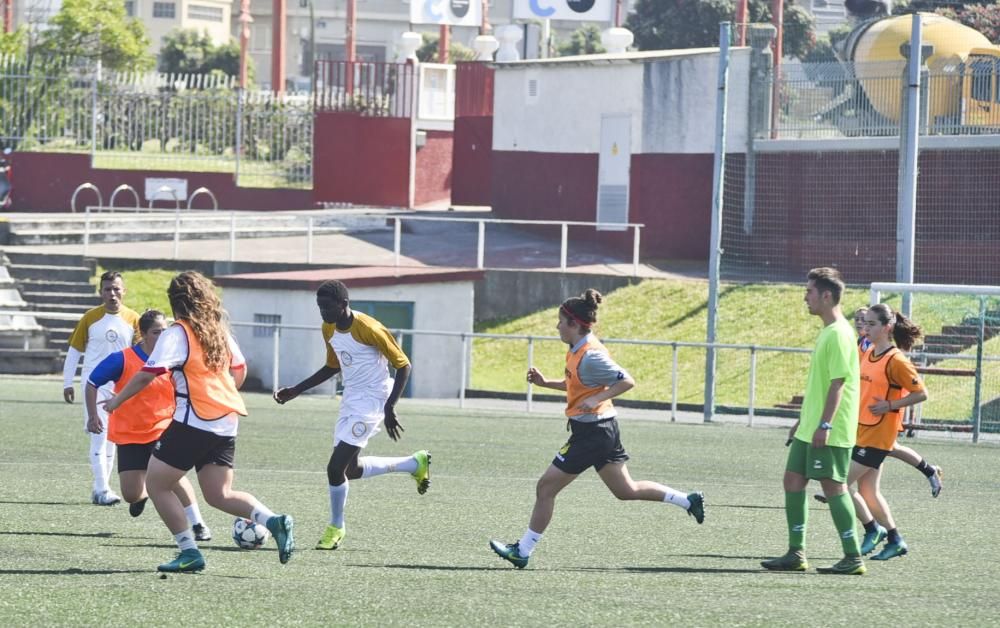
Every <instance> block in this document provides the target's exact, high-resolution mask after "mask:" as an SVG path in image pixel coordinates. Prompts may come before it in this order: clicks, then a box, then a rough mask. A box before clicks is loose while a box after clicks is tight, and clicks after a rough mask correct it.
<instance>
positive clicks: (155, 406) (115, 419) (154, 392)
mask: <svg viewBox="0 0 1000 628" xmlns="http://www.w3.org/2000/svg"><path fill="white" fill-rule="evenodd" d="M122 355H123V356H125V363H124V364H123V365H122V374H121V377H119V378H118V381H117V382H115V394H117V393H120V392H121V391H122V389H123V388H125V385H126V384H128V381H129V380H130V379H132V376H133V375H135V374H136V373H138V372H139V371H141V370H142V367H143V366H144V365H145V362H144V361H143V359H142V358H140V357H139V354H137V353H136V352H135V347H129V348H128V349H125V350H124V351H122ZM174 406H175V404H174V383H173V382H172V381H170V374H169V373H163V374H162V375H158V376H157V377H156V379H154V380H153V381H152V382H151V383H150V384H149V386H147V387H146V388H144V389H143V390H142V392H140V393H139V394H138V395H136V396H134V397H132V398H131V399H129V400H128V401H126V402H125V403H123V404H122V405H121V406H119V407H118V409H117V410H115V411H114V412H112V413H111V416H110V417H109V419H108V440H110V441H111V442H113V443H115V444H116V445H145V444H146V443H151V442H153V441H155V440H156V439H158V438H159V437H160V434H162V433H163V430H165V429H167V426H168V425H170V421H172V420H173V417H174Z"/></svg>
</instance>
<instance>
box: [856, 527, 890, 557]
mask: <svg viewBox="0 0 1000 628" xmlns="http://www.w3.org/2000/svg"><path fill="white" fill-rule="evenodd" d="M888 535H889V533H888V532H886V530H885V528H883V527H882V526H880V525H876V527H875V530H873V531H872V532H865V539H864V541H862V542H861V555H862V556H867V555H869V554H871V553H872V552H874V551H875V548H876V547H878V544H879V543H881V542H882V541H884V540H885V537H886V536H888Z"/></svg>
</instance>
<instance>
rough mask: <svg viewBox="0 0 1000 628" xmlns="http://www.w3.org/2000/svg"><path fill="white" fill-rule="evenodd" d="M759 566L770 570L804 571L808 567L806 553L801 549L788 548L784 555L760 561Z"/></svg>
mask: <svg viewBox="0 0 1000 628" xmlns="http://www.w3.org/2000/svg"><path fill="white" fill-rule="evenodd" d="M760 566H761V567H763V568H764V569H768V570H770V571H805V570H806V569H809V563H808V562H806V553H805V552H803V551H802V550H791V549H790V550H788V551H787V552H785V555H784V556H779V557H777V558H772V559H771V560H764V561H761V563H760Z"/></svg>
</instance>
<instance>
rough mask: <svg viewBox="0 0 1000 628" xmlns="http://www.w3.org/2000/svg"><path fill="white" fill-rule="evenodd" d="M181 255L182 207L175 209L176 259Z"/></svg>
mask: <svg viewBox="0 0 1000 628" xmlns="http://www.w3.org/2000/svg"><path fill="white" fill-rule="evenodd" d="M180 257H181V208H180V207H177V209H175V210H174V259H180Z"/></svg>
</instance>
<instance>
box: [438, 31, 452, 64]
mask: <svg viewBox="0 0 1000 628" xmlns="http://www.w3.org/2000/svg"><path fill="white" fill-rule="evenodd" d="M440 33H441V34H440V36H439V37H438V63H448V50H449V49H450V48H451V27H450V26H448V25H447V24H442V25H441V30H440Z"/></svg>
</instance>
